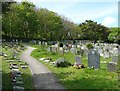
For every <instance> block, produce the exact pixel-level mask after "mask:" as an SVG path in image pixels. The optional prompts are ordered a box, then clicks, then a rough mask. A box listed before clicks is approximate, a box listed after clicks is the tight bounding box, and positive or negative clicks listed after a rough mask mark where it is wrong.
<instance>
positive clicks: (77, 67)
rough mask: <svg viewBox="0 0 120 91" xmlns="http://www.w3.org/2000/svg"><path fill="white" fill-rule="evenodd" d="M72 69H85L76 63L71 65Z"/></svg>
mask: <svg viewBox="0 0 120 91" xmlns="http://www.w3.org/2000/svg"><path fill="white" fill-rule="evenodd" d="M73 67H74V68H76V69H81V68H85V66H84V65H83V64H77V63H75V64H74V65H73Z"/></svg>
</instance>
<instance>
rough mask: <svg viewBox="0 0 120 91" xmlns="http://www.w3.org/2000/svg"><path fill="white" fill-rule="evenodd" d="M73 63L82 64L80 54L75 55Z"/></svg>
mask: <svg viewBox="0 0 120 91" xmlns="http://www.w3.org/2000/svg"><path fill="white" fill-rule="evenodd" d="M75 63H76V64H79V65H80V64H82V62H81V56H76V57H75Z"/></svg>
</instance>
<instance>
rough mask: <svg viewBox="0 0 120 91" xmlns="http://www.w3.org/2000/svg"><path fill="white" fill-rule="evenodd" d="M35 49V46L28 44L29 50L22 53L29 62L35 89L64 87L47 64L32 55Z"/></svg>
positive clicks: (22, 57)
mask: <svg viewBox="0 0 120 91" xmlns="http://www.w3.org/2000/svg"><path fill="white" fill-rule="evenodd" d="M34 49H35V48H33V47H30V46H28V47H27V50H26V51H25V52H23V53H22V55H21V59H22V60H24V61H25V62H26V63H28V65H29V68H30V69H31V71H32V77H33V84H34V87H35V89H64V87H63V86H62V85H61V84H60V83H59V81H58V79H57V78H56V76H55V75H54V74H53V73H52V72H51V71H50V70H48V68H47V67H46V66H44V65H43V64H42V63H40V62H39V61H38V60H36V59H35V58H33V57H31V56H30V54H31V52H32V51H33V50H34Z"/></svg>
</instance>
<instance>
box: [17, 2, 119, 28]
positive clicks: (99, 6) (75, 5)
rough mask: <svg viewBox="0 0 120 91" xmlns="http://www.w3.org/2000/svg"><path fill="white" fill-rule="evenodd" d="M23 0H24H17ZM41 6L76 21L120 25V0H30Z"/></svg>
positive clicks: (108, 25) (111, 25)
mask: <svg viewBox="0 0 120 91" xmlns="http://www.w3.org/2000/svg"><path fill="white" fill-rule="evenodd" d="M17 1H22V0H17ZM28 1H31V2H33V3H34V4H35V5H36V6H37V7H39V8H47V9H48V10H51V11H54V12H57V13H58V14H60V15H62V16H65V17H67V18H68V19H70V20H71V21H73V22H74V23H77V24H80V23H82V22H84V21H85V20H93V21H96V22H98V23H101V24H102V25H105V26H107V27H117V26H118V1H119V0H71V1H70V0H28Z"/></svg>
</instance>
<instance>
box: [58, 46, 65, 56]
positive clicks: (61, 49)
mask: <svg viewBox="0 0 120 91" xmlns="http://www.w3.org/2000/svg"><path fill="white" fill-rule="evenodd" d="M59 53H60V54H61V55H63V54H64V50H63V47H60V48H59Z"/></svg>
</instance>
